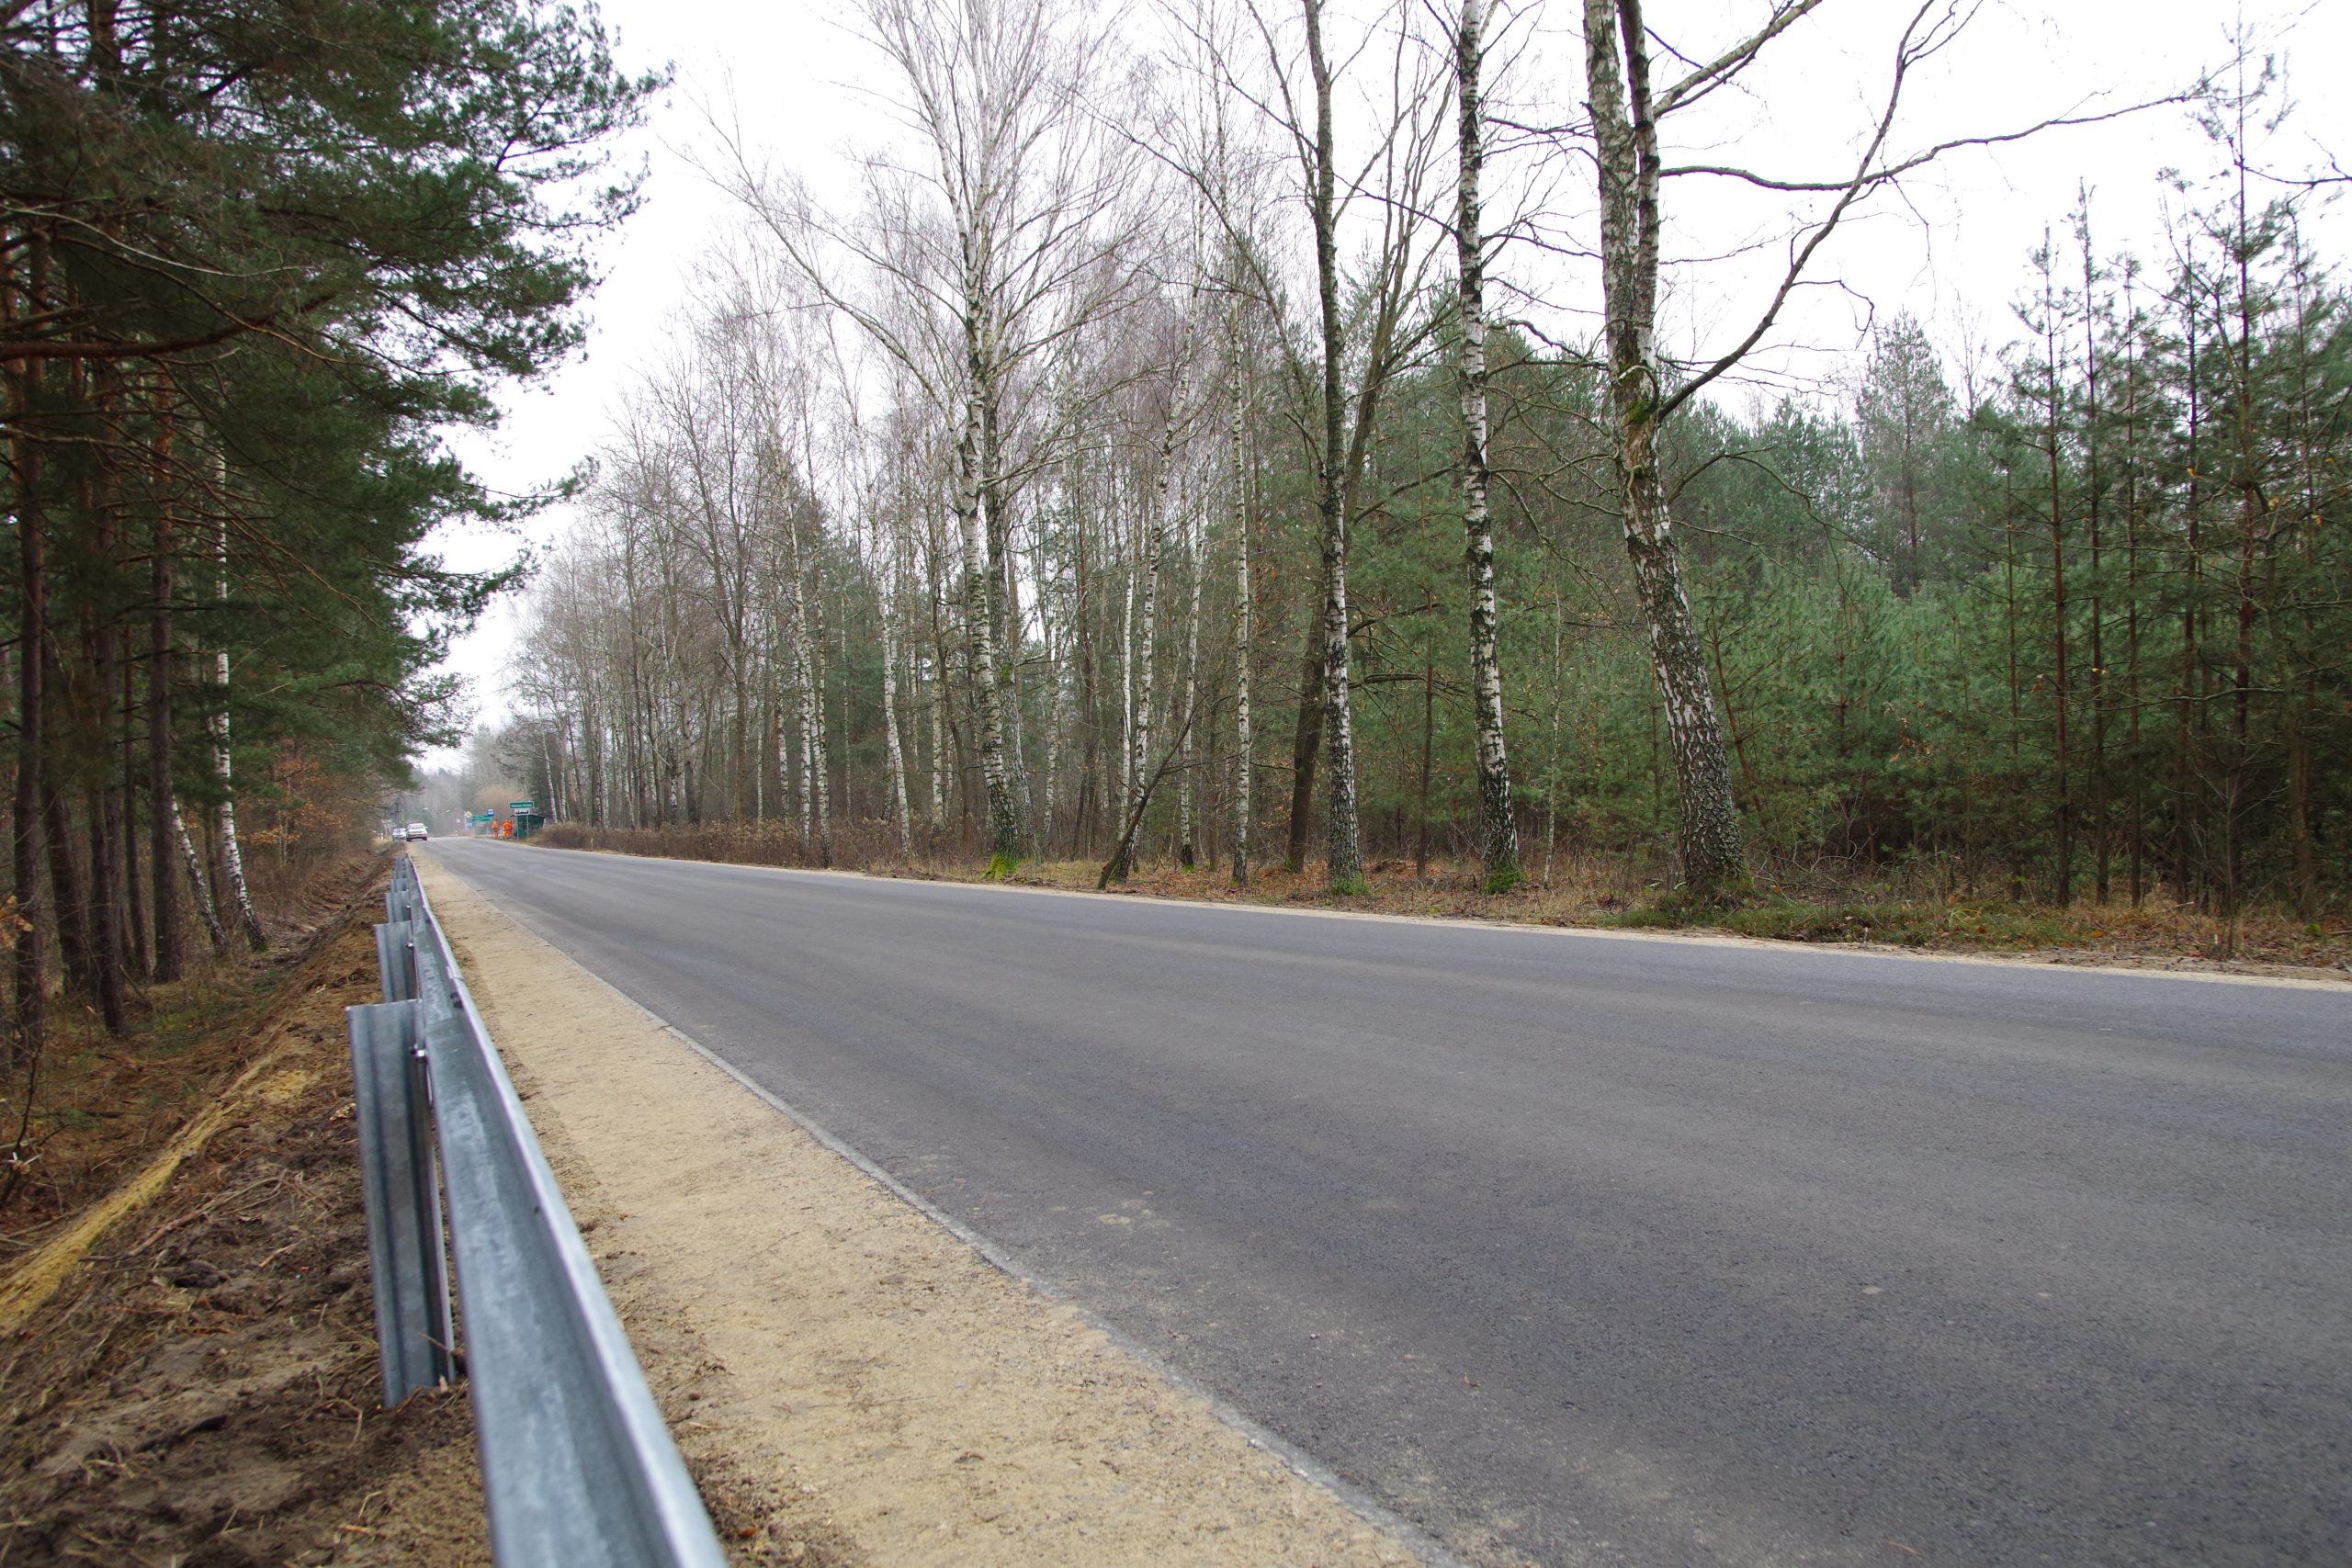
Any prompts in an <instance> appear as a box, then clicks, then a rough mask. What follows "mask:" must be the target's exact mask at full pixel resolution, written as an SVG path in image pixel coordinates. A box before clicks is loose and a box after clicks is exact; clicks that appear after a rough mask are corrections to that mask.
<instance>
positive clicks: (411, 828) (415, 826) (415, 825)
mask: <svg viewBox="0 0 2352 1568" xmlns="http://www.w3.org/2000/svg"><path fill="white" fill-rule="evenodd" d="M408 836H409V837H410V838H412V839H414V840H417V841H418V842H420V843H422V842H424V840H425V839H427V838H428V837H430V835H429V834H427V833H426V832H425V830H424V823H422V822H412V823H410V824H409V825H408Z"/></svg>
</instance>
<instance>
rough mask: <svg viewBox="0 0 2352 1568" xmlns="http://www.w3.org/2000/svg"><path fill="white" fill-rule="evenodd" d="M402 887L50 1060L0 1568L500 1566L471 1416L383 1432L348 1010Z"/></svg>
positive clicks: (326, 896)
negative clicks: (47, 1131)
mask: <svg viewBox="0 0 2352 1568" xmlns="http://www.w3.org/2000/svg"><path fill="white" fill-rule="evenodd" d="M383 869H384V867H383V863H382V862H381V861H380V860H378V859H375V858H373V857H369V858H368V859H367V860H363V861H356V862H355V863H351V864H350V865H349V866H347V867H345V869H344V870H343V871H342V872H341V873H340V874H335V875H332V876H330V877H329V878H328V879H327V886H325V887H324V888H323V889H322V891H321V892H320V893H319V894H318V897H317V898H316V900H315V904H314V907H313V908H311V910H310V913H311V915H312V916H314V917H315V918H316V920H317V924H316V925H315V928H314V929H312V930H311V931H309V932H308V933H307V934H306V933H304V932H302V931H300V930H299V929H295V930H281V931H280V933H279V934H280V936H281V949H282V951H281V953H279V954H277V955H273V956H272V957H270V958H268V959H266V960H261V961H258V962H254V963H247V964H241V965H240V966H239V968H238V970H237V971H236V972H234V973H230V974H226V975H221V974H213V975H210V976H208V977H207V978H206V979H205V980H203V981H200V982H198V983H196V984H194V985H193V986H191V987H187V988H185V989H184V990H183V991H181V992H180V993H178V994H175V995H173V996H166V997H156V998H150V1001H151V1005H152V1007H153V1014H152V1015H151V1017H150V1019H149V1027H148V1028H147V1030H146V1031H145V1032H142V1033H141V1035H140V1036H138V1037H136V1038H134V1039H133V1040H131V1041H130V1042H122V1043H106V1044H105V1045H104V1046H103V1047H99V1046H91V1045H88V1044H87V1043H84V1047H83V1048H82V1049H80V1050H78V1051H77V1050H75V1049H74V1046H75V1041H74V1037H73V1036H72V1035H71V1034H70V1033H68V1034H66V1035H65V1037H64V1038H62V1039H61V1040H60V1041H59V1042H58V1043H57V1049H58V1051H59V1053H60V1055H61V1060H60V1061H59V1062H58V1063H57V1073H56V1075H55V1076H54V1077H52V1079H51V1084H50V1085H49V1086H48V1088H47V1089H45V1090H44V1093H43V1095H42V1098H41V1100H40V1101H39V1104H40V1106H41V1107H42V1108H43V1109H44V1112H45V1114H47V1115H48V1116H49V1117H50V1119H51V1121H52V1122H58V1123H59V1126H58V1128H57V1129H56V1130H55V1131H53V1132H52V1134H51V1136H50V1137H49V1138H48V1139H47V1140H45V1142H44V1144H43V1145H42V1148H41V1156H42V1159H43V1161H44V1164H43V1165H42V1166H41V1167H40V1170H41V1179H40V1181H39V1182H38V1183H36V1184H35V1185H34V1187H33V1188H31V1189H30V1190H28V1192H27V1193H24V1194H20V1198H25V1199H29V1200H33V1201H28V1202H26V1203H25V1205H24V1207H22V1208H20V1209H19V1210H17V1211H16V1212H12V1213H10V1214H9V1215H8V1216H7V1217H8V1219H9V1221H10V1222H11V1227H12V1228H11V1233H10V1235H9V1236H8V1238H7V1239H8V1241H9V1243H10V1244H11V1246H12V1249H13V1250H14V1252H15V1254H16V1256H15V1257H14V1258H12V1260H11V1264H10V1271H9V1273H8V1275H7V1277H6V1279H5V1280H0V1514H5V1519H0V1526H5V1528H0V1563H5V1564H16V1563H48V1562H100V1563H108V1564H156V1565H158V1568H161V1565H163V1564H173V1565H176V1568H201V1565H212V1564H219V1565H243V1564H263V1563H267V1564H273V1565H275V1564H279V1563H288V1562H294V1563H327V1562H338V1563H342V1562H348V1563H369V1564H378V1563H380V1564H418V1565H424V1564H431V1565H434V1568H445V1565H446V1568H460V1565H465V1568H470V1565H472V1564H476V1563H481V1564H487V1563H488V1562H489V1555H488V1551H487V1548H486V1545H485V1542H484V1539H483V1528H482V1523H481V1496H480V1491H479V1481H478V1476H477V1472H476V1469H475V1461H474V1452H473V1437H472V1423H471V1420H470V1418H469V1415H468V1412H467V1409H466V1404H465V1399H464V1395H463V1394H462V1393H447V1392H444V1393H435V1394H428V1395H420V1396H418V1397H417V1398H415V1399H413V1400H411V1401H409V1402H408V1404H405V1405H404V1406H402V1407H401V1409H399V1410H397V1411H391V1412H383V1411H379V1409H378V1408H377V1395H378V1382H377V1370H376V1348H375V1341H374V1334H373V1307H372V1301H371V1297H370V1294H369V1287H368V1257H367V1242H366V1233H365V1229H364V1221H363V1218H362V1214H361V1209H360V1196H359V1178H358V1164H357V1156H356V1132H355V1128H354V1123H353V1121H352V1114H351V1076H350V1066H349V1059H348V1055H347V1048H346V1045H345V1029H344V1020H343V1010H344V1008H345V1006H346V1005H347V1004H350V1003H353V1002H367V1001H374V1000H376V999H377V998H378V996H379V991H378V981H377V976H376V961H375V949H374V943H373V941H372V938H371V936H370V934H369V929H368V926H369V917H368V910H370V909H371V908H374V907H375V903H374V901H375V899H376V897H379V896H380V891H381V887H382V874H383ZM223 1011H226V1012H227V1013H228V1014H229V1015H230V1016H229V1017H228V1018H227V1019H226V1020H225V1021H222V1020H221V1019H220V1016H219V1015H220V1013H221V1012H223ZM207 1022H209V1023H210V1024H211V1027H209V1028H206V1027H202V1026H203V1025H204V1024H206V1023H207ZM191 1035H192V1038H191ZM68 1111H71V1112H74V1115H66V1114H65V1112H68ZM101 1112H103V1114H100V1113H101ZM75 1134H86V1135H82V1136H76V1135H75Z"/></svg>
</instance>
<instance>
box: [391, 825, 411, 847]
mask: <svg viewBox="0 0 2352 1568" xmlns="http://www.w3.org/2000/svg"><path fill="white" fill-rule="evenodd" d="M407 837H408V829H405V828H395V829H392V842H394V843H396V844H397V843H399V842H401V840H404V839H406V838H407Z"/></svg>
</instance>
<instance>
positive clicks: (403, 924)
mask: <svg viewBox="0 0 2352 1568" xmlns="http://www.w3.org/2000/svg"><path fill="white" fill-rule="evenodd" d="M385 913H386V915H387V916H388V919H387V920H386V922H385V923H384V924H382V925H379V926H378V927H377V928H376V957H377V962H378V964H379V966H380V967H381V969H382V972H383V983H384V1000H383V1001H382V1002H381V1003H380V1004H378V1005H375V1006H370V1007H356V1008H353V1009H351V1010H350V1029H351V1070H352V1078H353V1081H354V1084H355V1103H356V1112H357V1116H358V1121H359V1153H360V1161H361V1166H362V1170H361V1177H362V1185H363V1187H364V1189H365V1192H366V1197H367V1204H368V1264H369V1269H370V1272H371V1273H372V1275H373V1277H374V1281H375V1290H376V1337H377V1344H378V1348H379V1359H380V1360H381V1363H382V1368H383V1374H384V1403H385V1404H387V1405H392V1404H399V1403H400V1402H401V1400H403V1399H405V1398H407V1397H408V1396H409V1395H410V1394H411V1393H414V1392H416V1391H417V1390H419V1389H426V1388H432V1387H435V1386H436V1385H437V1384H439V1383H441V1382H446V1381H448V1380H450V1379H452V1378H453V1377H455V1376H456V1375H457V1374H458V1371H460V1370H461V1369H462V1371H463V1372H464V1373H465V1375H466V1377H467V1379H468V1381H469V1394H470V1397H471V1398H472V1401H473V1408H474V1427H475V1432H476V1437H477V1440H478V1441H479V1443H480V1445H481V1472H482V1493H483V1495H484V1497H485V1499H486V1501H487V1503H488V1506H489V1511H490V1541H491V1552H492V1556H493V1557H494V1558H495V1559H496V1560H497V1562H498V1563H499V1564H500V1568H542V1565H543V1568H604V1565H610V1568H625V1565H626V1568H638V1565H647V1568H722V1565H723V1564H724V1563H725V1562H726V1557H725V1555H724V1554H723V1553H722V1552H721V1551H720V1550H719V1546H718V1536H717V1534H716V1532H714V1531H713V1530H712V1529H711V1525H710V1517H709V1516H708V1515H707V1513H705V1512H704V1510H703V1506H702V1499H701V1497H700V1496H699V1495H696V1493H695V1485H694V1482H693V1481H692V1479H690V1478H689V1477H688V1476H687V1474H686V1467H685V1462H684V1461H683V1460H682V1459H680V1458H679V1456H678V1450H677V1445H676V1444H674V1443H673V1442H672V1441H671V1440H670V1433H669V1429H668V1428H667V1427H665V1426H663V1425H662V1415H661V1412H660V1411H659V1410H657V1409H656V1408H655V1407H654V1404H653V1395H652V1393H651V1392H650V1391H649V1390H648V1389H647V1388H646V1386H645V1376H644V1373H643V1372H641V1371H639V1368H638V1365H637V1358H636V1357H635V1356H634V1355H633V1354H631V1353H630V1350H629V1348H628V1338H627V1337H626V1336H625V1335H623V1333H622V1332H621V1325H620V1319H619V1318H618V1317H616V1316H615V1315H614V1313H613V1307H612V1303H611V1302H610V1301H608V1300H607V1299H606V1298H605V1290H604V1286H603V1284H602V1283H601V1282H600V1281H599V1280H597V1278H596V1269H595V1266H594V1264H593V1263H592V1262H591V1261H590V1260H589V1257H588V1248H587V1246H586V1244H585V1243H583V1242H582V1240H581V1239H580V1232H579V1230H578V1228H577V1227H576V1226H574V1225H573V1224H572V1223H571V1210H570V1209H568V1208H567V1207H566V1206H565V1205H564V1201H563V1195H562V1194H561V1193H560V1191H558V1190H557V1189H556V1184H555V1177H554V1176H553V1174H552V1173H551V1172H549V1170H548V1162H547V1156H544V1155H543V1154H541V1153H540V1152H539V1142H538V1139H537V1138H536V1137H535V1136H533V1135H532V1133H531V1124H530V1122H528V1121H527V1120H526V1119H525V1117H524V1115H523V1105H522V1101H521V1100H518V1099H516V1098H515V1086H514V1085H513V1084H512V1083H510V1082H509V1081H508V1080H507V1077H506V1070H505V1068H504V1067H503V1066H500V1064H499V1060H498V1054H497V1053H496V1052H495V1051H493V1050H492V1048H491V1043H490V1034H489V1032H488V1031H487V1030H485V1029H484V1028H483V1027H482V1023H481V1012H480V1011H479V1010H477V1009H476V1008H475V1007H474V1002H473V998H472V997H471V996H470V995H469V993H468V992H467V990H466V983H465V980H464V979H463V978H462V977H461V976H459V975H458V964H457V961H456V959H455V958H453V957H452V956H451V955H450V953H449V943H448V940H447V938H446V937H445V936H444V935H443V934H442V931H441V927H440V924H439V922H437V921H436V920H435V919H434V916H433V907H432V905H431V904H430V903H429V902H428V901H427V900H426V898H425V897H424V886H423V885H422V884H420V883H419V882H418V881H417V877H416V868H415V866H414V865H413V863H410V862H409V861H408V860H406V859H402V860H401V861H400V862H398V863H396V864H395V865H394V867H393V869H392V886H391V891H390V893H389V894H388V895H387V896H386V897H385ZM436 1145H437V1154H438V1158H437V1160H436V1158H435V1154H436ZM445 1195H446V1198H447V1213H448V1224H447V1235H446V1238H445V1235H444V1231H443V1225H442V1200H443V1198H444V1196H445ZM445 1246H446V1247H447V1251H445ZM449 1252H454V1254H455V1258H456V1262H457V1270H458V1307H459V1309H460V1316H461V1319H462V1322H463V1326H464V1330H465V1344H464V1349H463V1355H462V1357H460V1355H459V1354H458V1348H457V1341H456V1339H455V1337H453V1335H452V1332H451V1325H450V1314H449V1287H448V1281H447V1273H446V1271H445V1269H444V1268H443V1264H442V1259H443V1258H444V1257H445V1256H447V1253H449Z"/></svg>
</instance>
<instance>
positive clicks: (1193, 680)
mask: <svg viewBox="0 0 2352 1568" xmlns="http://www.w3.org/2000/svg"><path fill="white" fill-rule="evenodd" d="M1181 522H1182V527H1183V529H1184V540H1185V543H1184V554H1185V558H1186V561H1187V564H1189V565H1190V566H1191V568H1192V576H1193V585H1192V598H1191V603H1190V604H1189V605H1188V607H1187V608H1186V610H1185V612H1184V710H1183V711H1184V767H1183V771H1182V772H1181V773H1178V774H1177V775H1176V858H1177V860H1178V861H1179V862H1180V863H1182V865H1183V867H1184V869H1185V870H1187V871H1190V870H1191V869H1192V868H1193V861H1194V859H1195V858H1196V855H1195V852H1194V846H1193V746H1194V741H1193V733H1194V731H1193V717H1194V711H1193V707H1194V705H1195V704H1196V703H1198V702H1199V700H1200V694H1201V579H1202V578H1203V577H1204V576H1205V575H1206V573H1204V571H1203V570H1202V567H1203V566H1204V564H1205V563H1204V561H1203V560H1202V559H1201V550H1200V547H1199V544H1198V543H1197V542H1196V538H1195V534H1196V530H1195V528H1194V525H1193V518H1192V516H1191V515H1190V511H1189V509H1187V510H1186V514H1185V515H1184V516H1183V517H1182V519H1181Z"/></svg>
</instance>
